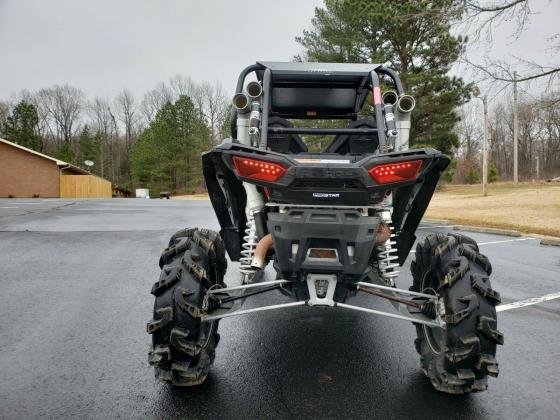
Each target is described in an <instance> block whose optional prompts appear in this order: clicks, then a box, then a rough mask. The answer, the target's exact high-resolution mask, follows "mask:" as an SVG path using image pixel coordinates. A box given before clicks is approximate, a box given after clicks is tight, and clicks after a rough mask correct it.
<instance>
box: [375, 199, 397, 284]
mask: <svg viewBox="0 0 560 420" xmlns="http://www.w3.org/2000/svg"><path fill="white" fill-rule="evenodd" d="M378 214H379V216H380V218H381V221H382V223H385V224H386V225H387V226H388V227H389V230H390V235H389V238H388V239H387V240H386V241H385V243H384V244H382V245H380V246H378V247H377V267H378V270H379V275H380V276H381V278H382V280H383V281H384V282H385V284H387V286H390V287H394V286H395V279H396V278H397V277H398V276H399V273H400V271H399V270H398V267H399V264H398V263H397V262H396V261H397V260H398V259H399V257H398V256H397V247H396V246H397V242H396V241H395V237H396V235H395V228H394V227H393V222H392V220H391V210H389V208H384V209H383V210H381V211H380V212H379V213H378Z"/></svg>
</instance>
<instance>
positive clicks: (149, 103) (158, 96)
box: [141, 82, 174, 124]
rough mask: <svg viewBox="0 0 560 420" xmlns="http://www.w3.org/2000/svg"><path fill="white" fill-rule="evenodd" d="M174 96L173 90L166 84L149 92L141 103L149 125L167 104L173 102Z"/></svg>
mask: <svg viewBox="0 0 560 420" xmlns="http://www.w3.org/2000/svg"><path fill="white" fill-rule="evenodd" d="M173 99H174V95H173V91H172V89H170V88H169V86H167V85H166V84H165V83H164V82H160V83H158V85H157V86H156V87H155V88H154V89H152V90H150V91H148V92H147V93H146V94H145V95H144V98H143V99H142V103H141V110H142V114H143V115H144V118H145V120H146V122H147V123H148V124H149V123H150V122H152V121H153V119H154V118H155V116H156V114H157V112H158V111H159V110H160V109H161V108H162V107H163V105H164V104H165V103H166V102H169V101H173Z"/></svg>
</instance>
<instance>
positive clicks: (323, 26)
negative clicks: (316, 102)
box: [296, 0, 470, 153]
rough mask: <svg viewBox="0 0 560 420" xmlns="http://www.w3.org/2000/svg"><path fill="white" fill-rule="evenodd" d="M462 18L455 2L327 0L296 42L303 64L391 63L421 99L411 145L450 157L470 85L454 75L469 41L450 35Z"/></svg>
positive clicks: (408, 89) (415, 111) (407, 86)
mask: <svg viewBox="0 0 560 420" xmlns="http://www.w3.org/2000/svg"><path fill="white" fill-rule="evenodd" d="M460 14H461V7H460V4H459V2H456V1H454V0H430V1H428V0H416V1H410V0H404V1H395V0H376V1H365V0H325V6H324V8H316V9H315V17H314V19H313V20H312V22H311V23H312V29H311V30H309V31H304V32H303V35H302V36H301V37H297V38H296V40H297V41H298V42H299V43H300V44H301V45H302V46H303V47H304V48H305V52H304V55H303V57H296V59H299V60H302V59H303V60H307V61H323V62H349V63H382V64H385V63H389V66H390V67H392V68H394V69H395V70H397V71H398V72H399V74H400V77H401V78H402V80H403V85H404V88H405V91H406V92H407V93H410V94H412V95H413V96H414V97H415V99H416V109H415V110H414V111H413V113H412V130H411V145H412V146H413V145H414V144H428V145H431V146H433V147H435V148H437V149H439V150H442V151H443V152H446V153H450V152H451V150H452V149H453V148H454V147H457V146H458V139H457V136H456V134H454V132H453V128H454V126H455V124H456V123H457V121H458V120H459V117H458V115H457V113H456V112H455V109H456V107H458V106H459V105H461V104H462V103H464V101H466V100H468V98H469V91H470V86H469V85H466V84H465V83H464V82H463V80H462V79H461V78H456V77H451V76H449V75H448V72H449V70H450V69H451V66H452V65H453V63H455V61H456V60H457V59H458V57H459V55H460V54H461V52H462V51H463V49H464V47H465V42H466V40H465V39H463V38H462V37H461V36H455V35H452V34H451V33H450V25H451V23H452V22H453V21H454V19H457V18H458V17H459V16H460Z"/></svg>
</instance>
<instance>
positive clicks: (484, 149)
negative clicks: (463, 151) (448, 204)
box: [482, 95, 488, 197]
mask: <svg viewBox="0 0 560 420" xmlns="http://www.w3.org/2000/svg"><path fill="white" fill-rule="evenodd" d="M482 105H483V107H484V139H483V143H482V195H483V196H485V197H486V195H488V193H487V188H488V103H487V102H486V95H484V96H483V97H482Z"/></svg>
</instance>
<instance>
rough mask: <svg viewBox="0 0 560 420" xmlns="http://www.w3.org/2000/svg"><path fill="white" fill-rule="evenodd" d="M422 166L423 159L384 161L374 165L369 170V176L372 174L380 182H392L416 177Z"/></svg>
mask: <svg viewBox="0 0 560 420" xmlns="http://www.w3.org/2000/svg"><path fill="white" fill-rule="evenodd" d="M421 166H422V161H421V160H411V161H408V162H397V163H384V164H382V165H376V166H374V167H373V168H371V169H370V170H369V171H368V173H369V176H371V177H372V178H373V180H374V181H375V182H377V183H378V184H390V183H392V182H401V181H409V180H411V179H416V177H417V176H418V171H419V170H420V167H421Z"/></svg>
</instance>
